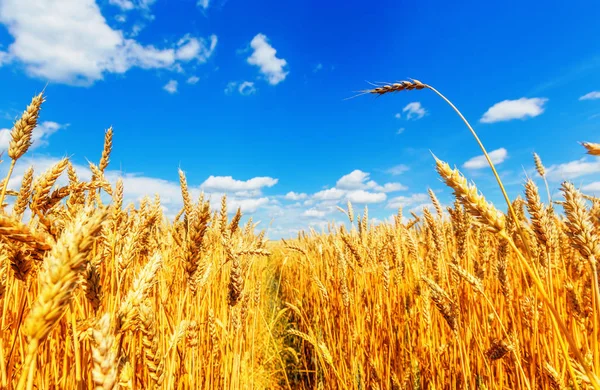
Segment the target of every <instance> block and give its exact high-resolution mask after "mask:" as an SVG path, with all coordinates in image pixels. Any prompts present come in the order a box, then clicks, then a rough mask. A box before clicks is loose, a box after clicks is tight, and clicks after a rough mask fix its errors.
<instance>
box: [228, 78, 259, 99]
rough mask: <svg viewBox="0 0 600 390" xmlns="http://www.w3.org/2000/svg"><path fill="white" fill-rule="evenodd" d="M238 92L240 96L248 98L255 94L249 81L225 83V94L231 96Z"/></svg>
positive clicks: (254, 89)
mask: <svg viewBox="0 0 600 390" xmlns="http://www.w3.org/2000/svg"><path fill="white" fill-rule="evenodd" d="M236 90H237V91H238V92H239V94H240V95H242V96H249V95H252V94H254V93H256V88H255V87H254V83H253V82H251V81H244V82H241V83H238V82H237V81H230V82H229V83H227V86H226V87H225V94H226V95H231V94H232V93H233V92H234V91H236Z"/></svg>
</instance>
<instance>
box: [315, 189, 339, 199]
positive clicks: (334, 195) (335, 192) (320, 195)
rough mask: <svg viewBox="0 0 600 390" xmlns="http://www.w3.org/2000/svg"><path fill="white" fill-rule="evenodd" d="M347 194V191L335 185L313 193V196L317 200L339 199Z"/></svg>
mask: <svg viewBox="0 0 600 390" xmlns="http://www.w3.org/2000/svg"><path fill="white" fill-rule="evenodd" d="M345 194H346V191H343V190H340V189H337V188H335V187H334V188H330V189H328V190H323V191H319V192H317V193H315V194H314V195H313V198H315V199H316V200H339V199H342V198H343V197H344V195H345Z"/></svg>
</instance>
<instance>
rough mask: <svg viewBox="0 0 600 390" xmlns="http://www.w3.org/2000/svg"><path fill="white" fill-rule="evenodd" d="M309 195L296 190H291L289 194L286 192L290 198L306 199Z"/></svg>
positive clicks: (286, 197) (287, 197) (286, 195)
mask: <svg viewBox="0 0 600 390" xmlns="http://www.w3.org/2000/svg"><path fill="white" fill-rule="evenodd" d="M307 197H308V195H306V194H305V193H296V192H294V191H290V192H288V193H287V194H285V199H288V200H302V199H306V198H307Z"/></svg>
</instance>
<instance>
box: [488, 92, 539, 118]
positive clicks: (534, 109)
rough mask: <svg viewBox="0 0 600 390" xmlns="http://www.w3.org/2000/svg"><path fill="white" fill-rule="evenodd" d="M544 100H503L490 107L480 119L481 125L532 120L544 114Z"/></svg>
mask: <svg viewBox="0 0 600 390" xmlns="http://www.w3.org/2000/svg"><path fill="white" fill-rule="evenodd" d="M547 101H548V99H546V98H530V99H527V98H524V97H523V98H520V99H517V100H504V101H501V102H499V103H496V104H494V105H493V106H492V107H490V108H489V109H488V110H487V111H486V112H485V114H483V116H482V117H481V119H480V122H482V123H494V122H502V121H509V120H512V119H526V118H528V117H529V118H534V117H536V116H538V115H541V114H542V113H543V112H544V104H545V103H546V102H547Z"/></svg>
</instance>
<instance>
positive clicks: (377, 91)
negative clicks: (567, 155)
mask: <svg viewBox="0 0 600 390" xmlns="http://www.w3.org/2000/svg"><path fill="white" fill-rule="evenodd" d="M423 89H429V90H431V91H433V92H434V93H435V94H436V95H438V96H439V97H440V98H442V99H443V100H444V101H445V102H446V103H447V104H448V105H449V106H450V107H451V108H452V109H453V110H454V111H455V112H456V114H457V115H458V116H459V117H460V118H461V120H462V121H463V122H464V124H465V125H466V126H467V128H468V129H469V131H470V132H471V134H472V135H473V137H474V138H475V141H477V144H478V145H479V147H480V148H481V150H482V152H483V155H484V156H485V159H486V161H487V162H488V165H489V166H490V168H491V169H492V172H493V174H494V177H495V178H496V181H497V182H498V186H499V187H500V190H501V192H502V195H503V197H504V200H505V202H506V205H507V207H508V212H509V215H510V217H511V218H512V220H514V221H518V220H519V218H518V217H517V214H516V213H515V210H514V209H513V207H512V202H511V201H510V198H509V197H508V194H507V192H506V189H505V188H504V184H503V183H502V180H501V179H500V175H499V174H498V171H497V170H496V167H495V165H494V163H493V162H492V160H491V158H490V156H489V154H488V152H487V150H486V149H485V147H484V145H483V143H482V142H481V140H480V139H479V136H478V135H477V133H476V132H475V130H474V129H473V127H472V126H471V125H470V123H469V121H467V119H466V118H465V117H464V116H463V114H462V113H461V112H460V110H459V109H458V108H457V107H456V106H455V105H454V104H453V103H452V102H451V101H450V100H449V99H448V98H446V97H445V96H444V95H442V94H441V93H440V92H439V91H438V90H437V89H435V88H434V87H432V86H431V85H428V84H425V83H422V82H421V81H419V80H415V79H411V81H406V80H405V81H400V82H398V83H378V84H376V85H375V88H371V89H367V90H363V91H361V94H372V95H378V96H382V95H386V94H390V93H394V92H402V91H412V90H423ZM584 146H585V147H586V149H588V153H590V154H594V151H595V150H598V152H599V155H600V149H595V148H594V147H593V146H592V144H589V143H588V144H587V146H586V145H584ZM439 167H440V164H439V163H438V172H439V173H440V174H441V175H442V177H444V179H445V180H446V183H447V184H449V185H450V186H451V187H452V188H454V189H455V191H456V189H457V188H459V190H460V191H458V194H461V193H462V196H463V197H464V198H463V205H465V208H469V207H470V210H469V211H470V213H471V214H472V215H474V216H476V218H479V219H480V220H482V221H483V222H485V223H486V225H487V226H490V227H492V229H493V231H495V232H496V233H497V234H499V235H500V236H501V237H503V238H505V239H507V240H508V242H509V244H510V245H511V247H512V249H513V250H515V252H516V254H517V256H518V258H519V261H520V263H521V265H522V266H523V268H524V269H525V270H526V271H527V273H528V274H529V276H530V277H531V278H532V280H533V282H534V284H535V286H536V289H537V290H538V292H539V293H540V295H541V297H542V300H543V301H544V303H545V305H546V306H547V307H548V308H549V309H550V311H551V312H552V315H553V317H554V319H555V321H554V322H553V326H554V328H555V331H556V332H557V333H558V334H562V335H563V336H564V337H565V338H566V339H567V343H568V345H569V347H570V348H571V350H572V353H573V354H574V355H575V358H576V362H577V363H578V364H579V365H581V366H582V367H583V368H584V370H585V373H586V374H587V375H588V376H589V378H590V381H591V383H592V385H593V386H594V388H596V389H600V381H599V380H598V379H597V378H596V376H595V375H594V374H593V373H592V371H591V370H590V369H589V367H588V366H587V365H586V364H585V359H584V357H583V355H582V354H581V352H580V351H579V349H578V347H577V343H576V342H575V340H574V339H573V336H572V335H571V334H570V333H569V331H568V329H567V327H566V326H565V323H564V322H563V321H562V319H561V318H560V315H559V313H558V311H557V309H556V307H555V306H554V305H553V303H552V302H551V301H550V299H549V297H548V293H547V292H546V290H545V288H544V285H543V283H542V281H541V279H540V277H539V276H538V274H537V272H536V271H535V269H534V268H532V267H531V266H530V264H529V263H528V260H527V259H526V257H525V256H524V255H523V254H522V253H521V251H520V250H519V249H518V248H517V247H516V245H515V243H514V242H513V240H512V238H510V237H509V235H508V234H507V233H506V230H505V229H504V226H502V225H503V224H502V223H501V224H497V223H498V222H499V220H497V219H496V218H494V217H492V215H491V214H488V213H486V212H484V213H481V212H482V211H486V209H487V211H489V207H484V205H483V204H481V203H479V202H478V201H479V200H482V199H483V197H481V198H480V199H477V197H475V194H476V191H475V193H473V190H472V189H471V188H469V186H468V185H466V180H464V181H463V180H459V181H456V182H454V181H453V180H452V178H454V177H456V178H458V176H460V175H458V176H456V175H455V174H454V173H453V172H452V170H451V169H450V168H449V167H447V168H446V167H445V166H443V164H442V169H441V171H440V169H439ZM444 175H446V176H444ZM451 184H455V185H456V188H455V187H454V186H452V185H451ZM471 199H472V200H473V201H475V200H477V201H475V202H474V203H471V202H470V201H469V200H471ZM464 200H467V202H466V203H467V204H465V203H464ZM499 228H501V229H499ZM515 229H516V231H517V233H518V235H519V236H520V238H521V240H522V242H523V243H524V248H525V251H526V254H527V258H529V259H530V260H532V259H534V256H533V254H532V253H533V252H532V250H531V249H530V247H529V245H530V244H529V240H528V238H527V235H526V233H525V232H524V231H523V228H522V227H521V225H520V224H515ZM559 343H560V345H561V348H562V353H563V356H564V358H565V359H566V361H567V362H568V361H569V359H570V355H569V351H568V350H567V348H566V346H565V344H564V340H563V339H562V338H560V337H559ZM567 368H568V371H569V374H570V375H571V377H572V378H573V380H574V381H576V380H577V379H576V374H575V372H574V369H573V366H572V365H570V364H567Z"/></svg>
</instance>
